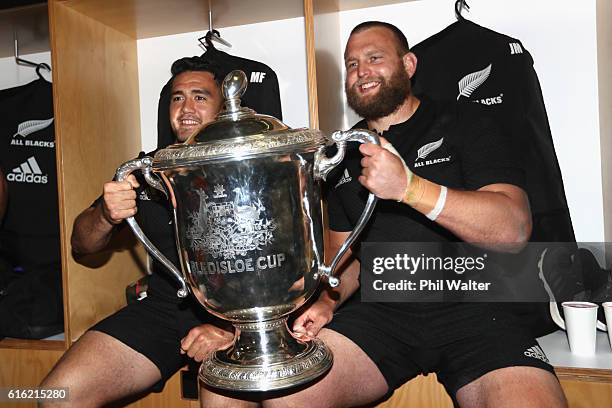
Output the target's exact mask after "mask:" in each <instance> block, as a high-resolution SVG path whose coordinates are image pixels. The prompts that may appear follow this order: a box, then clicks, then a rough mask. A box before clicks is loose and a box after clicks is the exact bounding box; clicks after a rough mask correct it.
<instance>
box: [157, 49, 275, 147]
mask: <svg viewBox="0 0 612 408" xmlns="http://www.w3.org/2000/svg"><path fill="white" fill-rule="evenodd" d="M202 58H203V59H205V60H208V61H209V62H211V63H212V64H213V65H215V66H216V67H217V68H218V70H219V73H218V74H219V76H220V80H223V78H224V77H225V75H227V74H228V73H230V72H231V71H233V70H235V69H240V70H242V71H244V73H245V74H246V76H247V79H248V80H249V85H248V87H247V90H246V92H245V94H244V95H243V97H242V106H246V107H248V108H251V109H253V110H255V112H257V113H260V114H264V115H271V116H274V117H276V118H278V119H280V120H282V119H283V114H282V110H281V100H280V90H279V87H278V78H277V76H276V73H275V72H274V71H273V70H272V69H271V68H270V67H269V66H267V65H266V64H264V63H261V62H258V61H253V60H249V59H246V58H241V57H236V56H233V55H230V54H228V53H226V52H223V51H219V50H217V49H216V48H214V47H210V48H209V49H208V50H207V51H206V52H205V53H204V54H202ZM171 87H172V84H171V80H169V81H168V82H167V83H166V85H164V87H163V89H162V91H161V94H160V98H159V105H158V109H157V147H158V148H164V147H166V146H168V145H169V144H171V143H174V141H175V137H174V134H173V133H172V128H171V127H170V114H169V111H168V109H169V106H170V91H171Z"/></svg>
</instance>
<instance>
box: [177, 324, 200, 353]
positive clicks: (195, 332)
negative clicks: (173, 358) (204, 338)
mask: <svg viewBox="0 0 612 408" xmlns="http://www.w3.org/2000/svg"><path fill="white" fill-rule="evenodd" d="M199 335H200V328H199V327H194V328H193V329H191V330H189V333H187V335H186V336H185V337H183V339H182V340H181V351H187V350H189V348H190V347H191V345H192V344H193V342H194V340H195V339H196V338H197V337H198V336H199Z"/></svg>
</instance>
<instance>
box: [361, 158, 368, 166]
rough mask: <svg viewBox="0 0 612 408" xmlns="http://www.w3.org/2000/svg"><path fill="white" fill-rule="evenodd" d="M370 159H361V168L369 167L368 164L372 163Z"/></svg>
mask: <svg viewBox="0 0 612 408" xmlns="http://www.w3.org/2000/svg"><path fill="white" fill-rule="evenodd" d="M369 159H370V158H369V157H365V156H364V157H363V158H362V159H361V167H368V164H369V163H370V160H369Z"/></svg>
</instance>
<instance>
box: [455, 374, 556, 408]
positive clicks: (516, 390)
mask: <svg viewBox="0 0 612 408" xmlns="http://www.w3.org/2000/svg"><path fill="white" fill-rule="evenodd" d="M456 397H457V401H458V403H459V405H460V406H461V407H462V408H472V407H474V408H476V407H495V408H505V407H508V408H514V407H525V408H530V407H533V408H537V407H551V408H552V407H567V401H566V400H565V396H564V394H563V390H562V389H561V385H560V384H559V381H558V380H557V377H555V375H554V374H552V373H551V372H549V371H546V370H543V369H540V368H534V367H506V368H501V369H498V370H494V371H491V372H489V373H487V374H485V375H483V376H482V377H480V378H478V379H477V380H474V381H472V382H471V383H469V384H467V385H465V386H463V387H462V388H461V389H459V391H458V392H457V396H456Z"/></svg>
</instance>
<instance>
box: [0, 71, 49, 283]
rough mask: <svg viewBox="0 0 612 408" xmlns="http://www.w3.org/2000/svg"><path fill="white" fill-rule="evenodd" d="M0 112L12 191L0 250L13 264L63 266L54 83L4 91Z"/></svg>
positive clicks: (2, 160) (0, 151)
mask: <svg viewBox="0 0 612 408" xmlns="http://www.w3.org/2000/svg"><path fill="white" fill-rule="evenodd" d="M0 117H2V121H0V166H1V167H2V171H3V172H4V175H5V177H6V179H7V185H8V196H9V200H8V208H7V212H6V216H5V219H4V223H3V224H2V228H0V250H2V252H3V253H4V256H7V257H8V258H9V259H11V261H12V263H13V264H14V265H18V266H36V265H53V266H54V267H55V268H57V270H58V271H59V263H60V247H59V245H60V241H59V210H58V198H57V171H56V162H55V131H54V124H53V95H52V85H51V83H50V82H47V81H46V80H44V79H38V80H36V81H33V82H30V83H28V84H26V85H23V86H19V87H15V88H10V89H5V90H2V91H0ZM58 273H59V272H58Z"/></svg>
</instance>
